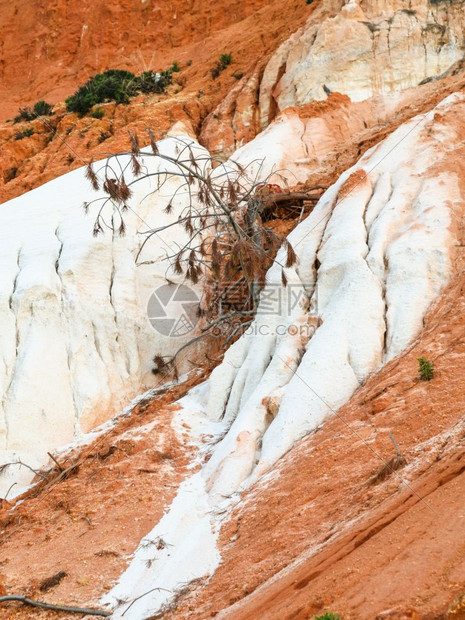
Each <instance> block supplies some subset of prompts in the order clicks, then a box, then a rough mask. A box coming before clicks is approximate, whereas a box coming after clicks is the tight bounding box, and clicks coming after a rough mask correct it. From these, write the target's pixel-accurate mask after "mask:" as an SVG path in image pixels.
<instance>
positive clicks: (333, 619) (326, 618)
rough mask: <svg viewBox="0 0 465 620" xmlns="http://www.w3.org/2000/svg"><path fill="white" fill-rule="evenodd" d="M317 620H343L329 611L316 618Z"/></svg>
mask: <svg viewBox="0 0 465 620" xmlns="http://www.w3.org/2000/svg"><path fill="white" fill-rule="evenodd" d="M315 620H341V616H340V615H339V614H335V613H333V612H332V611H327V612H326V613H324V614H323V615H321V616H315Z"/></svg>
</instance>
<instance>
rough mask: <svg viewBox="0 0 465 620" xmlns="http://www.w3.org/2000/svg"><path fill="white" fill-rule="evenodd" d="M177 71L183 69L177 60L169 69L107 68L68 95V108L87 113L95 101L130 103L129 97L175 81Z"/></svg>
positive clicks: (162, 89)
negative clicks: (134, 70)
mask: <svg viewBox="0 0 465 620" xmlns="http://www.w3.org/2000/svg"><path fill="white" fill-rule="evenodd" d="M177 71H181V68H180V66H179V65H178V63H177V62H174V63H173V64H172V65H171V67H170V68H169V69H167V70H166V71H160V72H155V71H151V70H150V71H144V72H143V73H141V74H140V75H139V76H136V75H135V74H134V73H131V72H130V71H123V70H121V69H108V70H107V71H104V72H103V73H97V75H94V76H93V77H91V78H90V79H89V80H88V81H87V82H86V83H85V84H84V85H83V86H80V87H79V88H78V90H77V91H76V92H75V93H74V95H71V97H68V99H66V109H67V110H68V112H76V114H78V115H79V116H84V115H85V114H87V113H88V112H89V111H90V110H91V109H92V108H93V107H94V106H95V105H97V104H99V103H104V102H105V101H115V102H116V103H129V99H130V98H131V97H134V96H135V95H137V94H138V93H164V92H165V91H166V88H167V87H168V86H169V85H170V84H171V82H172V74H173V73H176V72H177ZM98 109H99V108H97V110H98ZM95 113H97V116H94V118H102V117H101V116H99V114H100V112H96V111H94V113H93V114H91V115H92V116H93V115H94V114H95Z"/></svg>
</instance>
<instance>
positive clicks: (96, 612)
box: [0, 594, 111, 617]
mask: <svg viewBox="0 0 465 620" xmlns="http://www.w3.org/2000/svg"><path fill="white" fill-rule="evenodd" d="M9 601H17V602H19V603H23V604H24V605H30V606H31V607H40V608H41V609H51V610H52V611H67V612H68V613H71V614H87V615H88V616H105V617H108V616H111V612H109V611H102V610H101V609H88V608H87V609H86V608H85V607H68V606H67V605H52V603H42V602H41V601H35V600H34V599H32V598H28V597H27V596H21V595H19V594H11V595H8V596H0V604H1V603H7V602H9Z"/></svg>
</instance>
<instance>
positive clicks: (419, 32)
mask: <svg viewBox="0 0 465 620" xmlns="http://www.w3.org/2000/svg"><path fill="white" fill-rule="evenodd" d="M328 4H330V3H328ZM322 5H324V3H322ZM341 5H342V3H341ZM322 10H323V8H322V9H321V11H322ZM317 19H320V20H321V21H320V22H317ZM464 20H465V17H464V15H463V5H462V3H461V2H434V3H433V2H429V1H428V0H419V1H416V2H411V3H409V6H408V7H405V6H404V3H401V2H397V1H391V2H382V3H377V2H372V1H370V0H350V1H349V2H347V3H344V5H343V6H341V9H340V11H339V12H337V13H336V14H335V15H334V16H330V17H327V18H323V15H322V14H321V13H320V14H317V13H315V15H314V16H313V15H312V17H311V18H310V19H309V21H308V24H307V26H306V27H305V28H302V29H301V30H300V31H298V32H297V33H295V34H294V35H293V36H292V37H291V38H290V39H288V40H287V41H286V42H285V43H284V44H283V45H282V46H281V47H280V48H279V49H278V50H277V51H276V54H275V55H274V56H273V57H272V59H271V60H270V62H269V63H268V65H267V67H266V69H265V72H264V76H263V80H262V84H261V87H260V121H261V126H262V128H263V127H266V125H267V124H268V123H269V121H270V119H271V118H273V116H274V113H275V111H276V110H284V109H285V108H287V107H289V106H296V105H297V106H300V105H303V104H305V103H309V102H310V101H314V100H322V99H326V97H327V95H328V92H339V93H342V94H344V95H348V96H349V97H350V98H351V100H352V101H361V100H363V99H367V98H369V97H372V96H374V95H377V94H381V93H389V92H398V91H402V90H405V89H407V88H409V87H413V86H417V85H418V84H420V83H421V82H424V81H426V80H431V79H433V78H436V77H438V76H440V75H441V74H443V73H445V72H446V71H447V70H448V69H450V68H451V67H452V66H453V65H454V64H455V63H456V62H457V61H459V60H460V59H462V58H463V55H464V40H465V21H464Z"/></svg>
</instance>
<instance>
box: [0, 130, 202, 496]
mask: <svg viewBox="0 0 465 620" xmlns="http://www.w3.org/2000/svg"><path fill="white" fill-rule="evenodd" d="M185 139H186V140H190V138H185ZM175 145H176V140H174V139H167V140H165V141H163V142H162V143H160V148H161V149H162V150H163V152H166V153H170V154H172V155H173V154H174V149H175ZM195 152H196V153H197V154H200V153H203V154H205V151H204V149H201V147H198V146H195ZM104 163H105V162H99V163H98V164H95V169H96V170H98V169H99V168H100V166H102V165H103V164H104ZM120 163H121V164H122V165H124V164H125V163H127V158H125V157H121V158H120ZM145 164H146V165H147V166H148V169H149V170H150V171H154V170H155V169H156V167H157V166H158V165H161V164H160V160H155V159H154V158H147V159H146V160H145ZM113 165H116V163H115V162H113ZM110 176H111V175H110ZM127 180H128V181H129V180H130V175H127ZM178 186H179V180H177V179H174V178H173V179H172V180H170V181H168V183H167V184H166V185H165V186H164V187H163V190H162V191H161V192H159V193H158V192H155V193H153V194H152V195H150V196H148V197H146V195H147V194H148V193H149V192H150V191H151V192H154V190H155V189H156V184H155V181H154V180H153V179H151V180H144V181H141V182H139V183H138V184H137V185H135V186H134V195H133V197H132V198H131V199H130V201H129V205H130V206H131V207H133V209H134V210H129V211H128V212H127V213H126V214H125V223H126V234H125V236H123V237H120V236H118V235H115V236H113V235H112V233H111V232H108V231H107V232H106V233H105V234H103V235H99V236H98V237H93V235H92V229H93V226H94V222H95V215H96V212H97V209H98V207H97V206H94V207H92V206H91V207H90V209H89V213H88V215H87V216H86V215H85V213H84V210H83V207H82V205H83V203H84V202H85V201H91V200H93V199H95V198H96V197H98V194H97V193H96V192H94V191H93V190H92V189H91V187H90V183H89V181H88V180H87V179H86V178H85V169H84V168H81V169H78V170H75V171H73V172H70V173H69V174H66V175H64V176H62V177H60V178H58V179H55V180H54V181H51V182H49V183H46V184H45V185H43V186H41V187H39V188H37V189H35V190H32V191H30V192H28V193H27V194H24V195H23V196H20V197H19V198H16V199H14V200H11V201H10V202H7V203H5V204H3V205H1V207H0V231H1V233H0V235H1V242H0V265H1V269H0V464H1V463H8V462H16V461H17V460H18V459H20V460H22V461H23V462H25V463H27V464H28V465H30V466H32V467H38V466H40V465H42V464H43V463H44V461H45V460H47V452H48V451H50V450H54V449H55V448H57V447H59V446H62V445H63V444H66V443H68V442H70V441H71V440H72V439H73V438H76V437H79V435H80V434H81V432H82V431H86V430H88V429H89V428H91V427H93V426H95V425H96V424H97V423H99V422H101V421H103V420H105V419H108V418H109V417H111V415H113V414H114V413H115V412H117V411H119V410H121V409H122V408H123V407H124V406H125V405H126V404H127V403H128V401H129V400H131V399H132V398H133V397H134V396H135V395H136V394H138V393H140V392H141V391H143V390H144V388H145V387H146V386H149V387H150V386H152V385H154V384H155V383H156V379H155V378H154V377H153V376H152V374H151V368H152V367H153V364H152V358H153V356H154V354H155V353H160V354H166V355H169V354H172V353H174V352H175V351H176V349H177V348H178V347H179V346H180V343H182V341H183V340H182V338H181V339H179V338H169V337H166V336H163V335H162V334H160V333H158V332H157V331H155V330H154V329H153V328H152V327H151V326H150V324H149V322H148V319H147V302H148V299H149V297H150V295H151V294H152V292H153V291H154V289H156V288H157V286H159V285H161V284H163V283H164V282H165V280H164V275H165V273H166V271H167V268H168V265H169V263H168V262H166V261H162V259H163V258H165V257H166V255H167V254H172V253H173V252H176V250H177V248H178V247H179V246H178V244H179V243H180V242H181V241H182V239H183V232H182V231H180V230H179V229H178V227H176V229H173V230H171V231H170V230H168V231H165V232H164V233H163V235H158V236H157V237H153V238H152V240H151V241H150V242H149V243H148V244H147V246H146V250H144V252H145V254H144V256H142V257H141V260H144V259H148V258H150V262H149V264H145V265H141V266H136V263H135V257H136V254H137V251H138V250H139V248H140V246H141V243H142V241H143V240H144V239H145V237H144V235H141V234H139V233H140V232H143V231H145V230H148V229H150V228H153V227H156V226H161V225H163V223H165V222H168V221H169V220H171V219H172V218H176V217H177V212H178V209H179V208H181V205H183V204H185V201H186V195H185V194H182V193H178V197H177V199H176V200H175V201H174V203H173V204H174V206H175V213H174V214H172V215H170V216H168V215H166V214H164V213H163V208H164V207H165V206H166V204H167V203H168V201H169V200H170V198H171V196H172V194H173V193H174V191H175V189H176V188H178ZM170 277H171V276H170ZM18 469H19V468H18V467H9V468H8V469H7V470H6V471H5V472H4V473H3V475H2V478H1V480H0V485H1V488H2V489H3V490H6V489H7V488H8V487H9V486H10V484H11V481H12V480H15V481H17V482H26V481H27V480H28V479H30V478H31V472H30V471H29V470H27V469H26V468H24V467H21V468H20V471H18Z"/></svg>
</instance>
